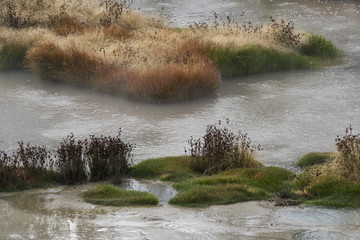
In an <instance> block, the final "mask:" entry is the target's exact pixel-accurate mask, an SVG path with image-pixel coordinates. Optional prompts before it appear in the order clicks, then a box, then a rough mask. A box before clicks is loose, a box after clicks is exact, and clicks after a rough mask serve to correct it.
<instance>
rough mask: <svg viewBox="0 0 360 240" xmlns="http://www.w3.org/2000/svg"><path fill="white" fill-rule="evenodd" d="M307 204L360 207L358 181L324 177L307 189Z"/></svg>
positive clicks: (359, 186)
mask: <svg viewBox="0 0 360 240" xmlns="http://www.w3.org/2000/svg"><path fill="white" fill-rule="evenodd" d="M308 193H309V196H310V197H309V198H310V200H309V201H307V203H309V204H314V205H321V206H327V207H353V208H357V207H360V183H358V182H357V183H355V182H350V181H347V180H345V179H340V178H334V177H330V178H326V179H324V180H323V181H320V182H318V183H316V184H314V185H312V186H311V187H310V188H309V189H308Z"/></svg>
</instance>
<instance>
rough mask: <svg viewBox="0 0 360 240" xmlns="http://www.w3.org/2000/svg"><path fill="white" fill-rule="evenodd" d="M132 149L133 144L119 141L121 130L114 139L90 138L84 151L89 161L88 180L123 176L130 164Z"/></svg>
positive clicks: (109, 137)
mask: <svg viewBox="0 0 360 240" xmlns="http://www.w3.org/2000/svg"><path fill="white" fill-rule="evenodd" d="M133 148H134V145H133V144H131V143H124V142H123V141H122V140H121V130H119V132H118V135H117V136H115V137H111V136H108V137H104V136H101V137H95V136H90V141H89V143H88V144H87V145H86V151H85V155H86V157H87V158H88V159H89V167H90V173H91V177H90V179H91V180H94V181H96V180H104V179H107V178H109V177H114V178H119V177H120V176H122V175H124V174H125V173H126V172H127V171H128V168H129V166H130V165H131V164H132V154H131V152H132V149H133Z"/></svg>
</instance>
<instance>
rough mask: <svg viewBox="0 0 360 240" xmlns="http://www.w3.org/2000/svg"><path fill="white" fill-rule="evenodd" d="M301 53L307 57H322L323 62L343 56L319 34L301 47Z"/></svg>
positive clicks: (313, 35)
mask: <svg viewBox="0 0 360 240" xmlns="http://www.w3.org/2000/svg"><path fill="white" fill-rule="evenodd" d="M300 53H301V54H303V55H306V56H314V57H320V58H321V59H323V60H328V59H334V58H338V57H340V56H342V52H341V51H340V50H339V49H338V48H337V47H336V46H335V45H334V44H333V43H332V42H331V41H330V40H327V39H326V38H325V37H323V36H321V35H317V34H311V36H310V37H309V38H308V39H307V41H305V43H303V44H302V45H301V46H300Z"/></svg>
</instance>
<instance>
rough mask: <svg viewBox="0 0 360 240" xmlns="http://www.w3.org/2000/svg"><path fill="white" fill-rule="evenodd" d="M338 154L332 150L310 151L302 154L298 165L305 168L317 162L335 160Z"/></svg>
mask: <svg viewBox="0 0 360 240" xmlns="http://www.w3.org/2000/svg"><path fill="white" fill-rule="evenodd" d="M335 157H336V154H334V153H330V152H310V153H307V154H305V155H304V156H302V157H301V158H300V159H299V160H298V161H297V162H296V166H298V167H300V168H302V169H304V168H306V167H310V166H313V165H316V164H324V163H326V162H330V161H332V160H334V159H335Z"/></svg>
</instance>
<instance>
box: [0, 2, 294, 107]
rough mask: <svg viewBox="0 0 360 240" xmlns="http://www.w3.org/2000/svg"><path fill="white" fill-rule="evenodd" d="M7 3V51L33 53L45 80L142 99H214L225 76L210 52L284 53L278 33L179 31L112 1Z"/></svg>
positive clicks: (3, 22) (257, 29)
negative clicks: (252, 48) (10, 46)
mask: <svg viewBox="0 0 360 240" xmlns="http://www.w3.org/2000/svg"><path fill="white" fill-rule="evenodd" d="M106 2H107V4H105V3H104V2H100V1H79V0H63V1H59V0H32V1H25V0H15V1H10V0H4V1H1V2H0V9H1V10H0V13H1V14H0V16H1V17H0V28H1V29H0V39H1V42H0V50H1V47H2V46H4V45H5V43H7V42H11V43H13V42H21V43H22V44H25V45H26V46H28V47H29V51H28V54H27V58H26V60H27V66H28V67H29V69H30V70H32V71H34V72H36V73H38V74H39V75H40V76H41V77H43V78H48V79H52V80H57V81H64V82H74V83H76V84H80V85H84V86H90V87H92V88H96V89H99V90H103V91H108V92H114V93H120V94H125V95H127V96H130V97H131V98H132V99H136V100H146V101H148V100H152V101H171V100H186V99H190V98H196V97H201V96H205V95H209V94H213V93H215V92H216V90H217V89H218V88H219V86H220V82H221V78H220V71H219V70H218V69H217V67H216V66H215V65H214V63H213V62H212V61H211V60H210V59H209V57H207V56H206V54H204V51H206V49H210V47H208V46H216V47H222V46H223V47H226V46H229V45H231V46H235V47H242V46H245V45H248V44H257V45H259V46H266V47H268V48H269V47H270V48H275V49H278V50H280V51H283V52H295V51H296V49H295V46H293V45H291V44H288V43H287V42H286V41H283V40H281V41H280V40H279V38H277V34H278V33H277V32H276V31H278V30H279V27H277V28H274V27H273V26H272V25H271V24H273V23H271V24H269V25H267V26H251V27H250V26H238V25H236V24H224V25H222V26H216V27H210V26H209V27H192V28H188V29H184V30H182V31H176V30H175V29H172V28H171V27H168V25H167V24H166V22H165V21H164V20H163V19H161V18H159V17H156V16H144V15H141V14H140V13H138V12H136V11H132V10H129V9H128V8H126V7H127V5H126V2H125V3H124V2H122V3H123V5H121V4H120V5H119V4H118V2H116V1H112V0H108V1H106Z"/></svg>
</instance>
